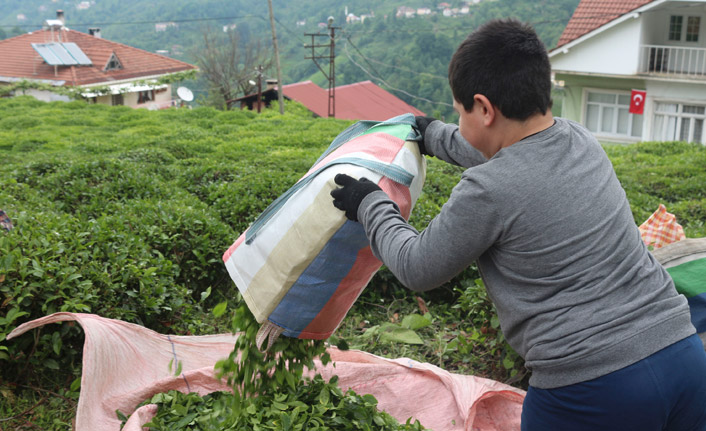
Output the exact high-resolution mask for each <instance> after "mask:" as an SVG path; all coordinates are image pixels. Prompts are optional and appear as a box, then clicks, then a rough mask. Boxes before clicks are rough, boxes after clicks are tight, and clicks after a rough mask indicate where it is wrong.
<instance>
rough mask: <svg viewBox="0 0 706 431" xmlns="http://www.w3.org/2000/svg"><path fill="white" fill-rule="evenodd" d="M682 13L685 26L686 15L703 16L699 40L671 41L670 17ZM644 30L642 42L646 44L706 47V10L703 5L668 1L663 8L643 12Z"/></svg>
mask: <svg viewBox="0 0 706 431" xmlns="http://www.w3.org/2000/svg"><path fill="white" fill-rule="evenodd" d="M671 15H680V16H683V17H684V23H683V25H684V27H686V17H688V16H699V17H701V26H700V28H699V39H700V40H699V41H698V42H686V41H685V40H684V39H682V40H681V41H670V40H668V39H669V37H668V36H669V17H670V16H671ZM641 19H642V20H643V28H645V30H644V31H643V35H642V43H643V44H645V45H665V46H688V47H690V48H706V34H705V33H704V32H705V31H706V11H705V10H704V7H703V6H701V5H700V6H689V5H685V4H678V5H671V4H669V3H666V4H665V5H664V7H663V8H660V9H658V10H650V11H647V12H645V13H643V14H642V18H641Z"/></svg>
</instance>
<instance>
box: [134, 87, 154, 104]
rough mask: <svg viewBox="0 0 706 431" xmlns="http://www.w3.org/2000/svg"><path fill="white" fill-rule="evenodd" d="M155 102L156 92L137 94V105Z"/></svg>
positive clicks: (148, 91)
mask: <svg viewBox="0 0 706 431" xmlns="http://www.w3.org/2000/svg"><path fill="white" fill-rule="evenodd" d="M153 100H154V90H145V91H140V92H139V93H138V94H137V103H147V102H151V101H153Z"/></svg>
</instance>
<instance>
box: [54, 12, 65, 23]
mask: <svg viewBox="0 0 706 431" xmlns="http://www.w3.org/2000/svg"><path fill="white" fill-rule="evenodd" d="M56 19H58V20H59V21H61V25H66V18H65V17H64V11H63V10H62V9H57V10H56Z"/></svg>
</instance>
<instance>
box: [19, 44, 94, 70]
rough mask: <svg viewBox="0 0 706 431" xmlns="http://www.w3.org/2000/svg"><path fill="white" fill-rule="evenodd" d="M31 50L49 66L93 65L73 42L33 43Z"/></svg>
mask: <svg viewBox="0 0 706 431" xmlns="http://www.w3.org/2000/svg"><path fill="white" fill-rule="evenodd" d="M32 48H34V50H35V51H37V53H39V55H40V56H42V58H43V59H44V61H46V63H47V64H48V65H50V66H73V65H77V64H78V65H81V66H91V65H92V64H93V63H92V62H91V59H89V58H88V57H87V56H86V54H84V53H83V51H81V48H79V47H78V45H76V44H75V43H73V42H66V43H59V42H52V43H33V44H32Z"/></svg>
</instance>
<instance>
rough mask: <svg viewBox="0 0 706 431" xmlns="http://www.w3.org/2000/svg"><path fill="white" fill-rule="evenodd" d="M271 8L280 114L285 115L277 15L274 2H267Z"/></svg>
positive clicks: (270, 0)
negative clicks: (276, 25) (273, 6)
mask: <svg viewBox="0 0 706 431" xmlns="http://www.w3.org/2000/svg"><path fill="white" fill-rule="evenodd" d="M267 6H269V8H270V27H272V45H273V47H274V49H275V62H276V63H277V101H278V102H279V113H280V114H284V96H283V95H282V85H283V83H282V67H281V66H280V64H279V48H278V47H277V31H276V30H275V14H274V12H273V11H272V0H267Z"/></svg>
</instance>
